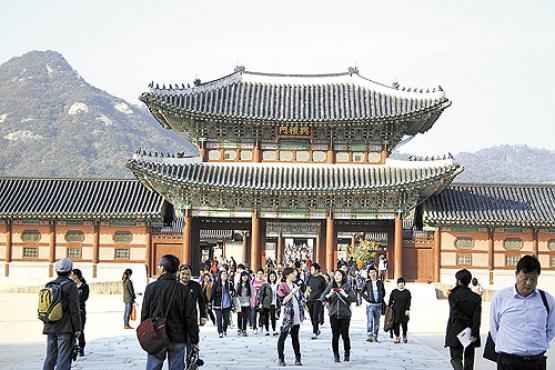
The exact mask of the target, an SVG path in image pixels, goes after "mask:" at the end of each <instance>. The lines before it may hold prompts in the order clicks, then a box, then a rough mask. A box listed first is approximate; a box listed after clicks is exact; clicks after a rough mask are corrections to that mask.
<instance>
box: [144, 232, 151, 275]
mask: <svg viewBox="0 0 555 370" xmlns="http://www.w3.org/2000/svg"><path fill="white" fill-rule="evenodd" d="M150 226H151V225H150V221H147V222H146V225H145V231H146V245H145V266H146V275H147V276H148V277H150V276H151V275H152V272H151V267H152V260H151V254H152V253H151V252H150V251H151V249H152V234H151V232H150Z"/></svg>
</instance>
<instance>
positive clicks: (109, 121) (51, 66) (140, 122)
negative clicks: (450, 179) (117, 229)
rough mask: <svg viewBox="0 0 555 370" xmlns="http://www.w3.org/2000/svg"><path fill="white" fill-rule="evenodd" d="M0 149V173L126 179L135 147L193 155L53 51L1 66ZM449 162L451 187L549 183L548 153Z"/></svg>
mask: <svg viewBox="0 0 555 370" xmlns="http://www.w3.org/2000/svg"><path fill="white" fill-rule="evenodd" d="M147 77H148V76H147ZM0 147H1V148H2V150H0V176H57V177H59V176H63V177H131V176H132V175H131V173H130V172H129V171H128V170H127V169H126V168H125V162H126V161H127V160H128V159H129V158H130V157H131V156H132V155H133V153H134V152H135V151H136V150H137V149H138V148H140V147H142V148H145V149H146V150H151V151H163V152H179V151H183V152H186V153H189V152H193V151H195V149H194V147H193V145H191V144H190V143H189V142H188V141H187V140H185V138H184V137H182V136H179V135H177V134H175V133H173V132H172V131H170V130H166V129H163V128H161V127H160V125H159V124H158V123H157V122H156V121H155V119H154V118H153V117H152V116H151V115H150V113H149V112H148V111H147V110H146V109H145V108H144V107H139V106H134V105H132V104H130V103H128V102H126V101H125V100H123V99H120V98H117V97H115V96H112V95H110V94H108V93H107V92H105V91H102V90H100V89H97V88H96V87H94V86H92V85H91V84H89V83H87V82H86V81H85V80H83V78H81V76H79V74H78V73H77V72H76V71H75V70H74V69H73V68H72V67H71V66H70V65H69V64H68V62H67V61H66V60H65V59H64V57H63V56H62V55H61V54H60V53H57V52H55V51H32V52H29V53H27V54H24V55H22V56H20V57H16V58H12V59H10V60H9V61H7V62H6V63H4V64H2V65H0ZM394 156H395V157H397V158H405V157H406V156H407V155H406V154H403V153H394ZM455 159H456V160H457V161H458V162H459V163H460V164H462V165H463V166H464V167H465V170H464V172H463V173H462V174H460V175H459V176H458V177H457V178H456V181H457V182H463V181H464V182H555V171H554V170H553V169H554V168H555V152H554V151H549V150H545V149H536V148H531V147H529V146H526V145H516V146H511V145H501V146H495V147H491V148H486V149H482V150H479V151H477V152H474V153H459V154H456V155H455Z"/></svg>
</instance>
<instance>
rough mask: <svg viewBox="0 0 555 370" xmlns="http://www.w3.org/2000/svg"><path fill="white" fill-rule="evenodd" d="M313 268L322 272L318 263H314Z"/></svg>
mask: <svg viewBox="0 0 555 370" xmlns="http://www.w3.org/2000/svg"><path fill="white" fill-rule="evenodd" d="M312 267H314V270H316V271H320V264H319V263H318V262H314V263H313V264H312Z"/></svg>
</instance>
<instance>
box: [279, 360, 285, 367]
mask: <svg viewBox="0 0 555 370" xmlns="http://www.w3.org/2000/svg"><path fill="white" fill-rule="evenodd" d="M278 366H282V367H283V366H287V365H285V361H284V360H282V359H279V360H278Z"/></svg>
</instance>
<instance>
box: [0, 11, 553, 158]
mask: <svg viewBox="0 0 555 370" xmlns="http://www.w3.org/2000/svg"><path fill="white" fill-rule="evenodd" d="M2 8H3V9H2V14H0V35H2V36H1V38H0V40H1V41H0V45H1V46H0V62H4V61H6V60H8V59H9V58H11V57H13V56H17V55H21V54H23V53H25V52H27V51H30V50H34V49H38V50H46V49H51V50H57V51H59V52H61V53H62V54H63V55H64V56H65V57H66V59H67V60H68V61H69V63H70V64H72V66H73V67H74V68H75V69H76V70H78V71H79V73H80V74H81V75H82V76H83V77H84V78H85V79H86V80H87V81H88V82H90V83H92V84H93V85H95V86H96V87H99V88H101V89H104V90H106V91H108V92H109V93H111V94H114V95H116V96H119V97H122V98H125V99H127V100H129V101H131V102H132V103H138V100H137V96H138V95H139V94H140V93H141V91H143V90H145V89H146V88H147V84H148V83H149V82H150V81H151V80H154V81H159V82H166V83H168V82H172V83H174V82H190V81H191V80H192V79H193V78H195V77H198V78H200V79H201V80H209V79H214V78H218V77H220V76H223V75H225V74H228V73H230V72H231V71H232V70H233V68H234V66H235V65H244V66H246V67H247V69H248V70H253V71H263V72H285V73H287V72H288V73H321V72H338V71H345V70H346V69H347V67H348V66H351V65H356V66H358V67H359V69H360V72H361V74H362V75H364V76H366V77H369V78H372V79H374V80H377V81H380V82H384V83H387V84H390V83H392V82H393V81H398V82H400V83H401V85H406V86H414V87H433V86H437V85H441V86H442V87H443V88H444V90H445V91H446V93H447V95H448V97H449V98H450V99H451V100H452V101H453V105H452V107H451V108H449V109H448V110H447V111H446V112H444V114H443V116H442V117H441V118H440V119H439V121H438V122H437V123H436V125H435V126H434V128H432V130H431V131H429V132H428V133H426V134H425V135H420V136H419V137H417V138H415V139H414V140H413V141H411V142H410V143H408V144H407V145H406V146H405V147H404V148H403V151H412V152H419V153H443V152H447V151H450V152H453V153H456V152H460V151H474V150H477V149H480V148H483V147H488V146H492V145H498V144H528V145H531V146H535V147H542V148H547V149H551V150H555V74H554V69H555V1H553V0H545V1H534V0H532V1H507V0H500V1H497V0H495V1H494V0H488V1H483V0H481V1H447V0H437V1H424V0H421V1H414V0H406V1H383V0H381V1H369V0H366V1H347V0H344V1H337V0H334V1H323V0H318V1H307V0H296V1H289V0H279V1H263V0H258V1H240V0H234V1H229V0H228V1H213V0H197V1H193V0H158V1H139V0H117V1H113V0H109V1H100V0H95V1H70V0H67V1H61V0H60V1H58V0H49V1H44V0H36V1H27V0H17V1H10V2H7V3H6V4H4V5H3V7H2Z"/></svg>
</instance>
